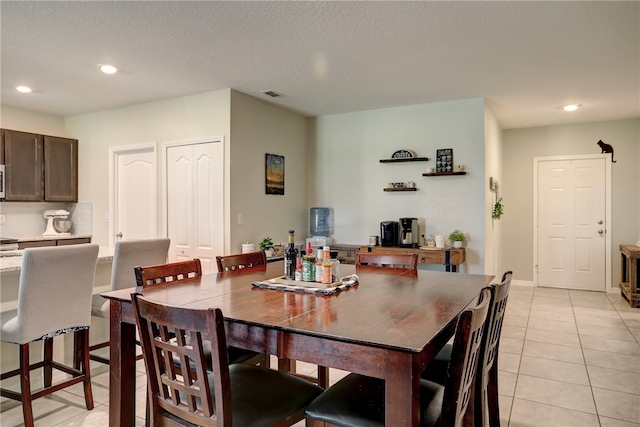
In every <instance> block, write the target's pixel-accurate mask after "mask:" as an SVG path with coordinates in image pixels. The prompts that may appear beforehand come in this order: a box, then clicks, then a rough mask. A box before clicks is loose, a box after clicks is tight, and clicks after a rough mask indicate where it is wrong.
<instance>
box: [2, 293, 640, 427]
mask: <svg viewBox="0 0 640 427" xmlns="http://www.w3.org/2000/svg"><path fill="white" fill-rule="evenodd" d="M639 343H640V309H632V308H630V307H629V305H628V304H627V303H626V302H625V301H624V300H623V299H622V298H621V297H620V296H619V295H618V294H603V293H595V292H583V291H569V290H558V289H548V288H532V287H518V286H513V287H512V289H511V294H510V296H509V303H508V308H507V313H506V316H505V321H504V327H503V331H502V341H501V345H500V355H499V368H500V376H499V377H500V394H501V396H500V407H501V418H502V425H503V426H510V427H534V426H543V427H549V426H563V427H568V426H581V427H583V426H584V427H587V426H603V427H614V426H615V427H640V344H639ZM298 370H299V371H300V372H307V373H311V372H312V371H313V370H314V366H313V365H308V364H304V363H300V364H299V366H298ZM345 374H346V373H345V372H341V371H336V370H331V374H330V378H331V381H332V382H335V381H337V380H339V379H340V378H342V377H343V376H344V375H345ZM92 376H93V394H94V399H95V409H94V410H92V411H87V410H86V409H85V407H84V400H83V397H82V388H81V387H80V386H79V385H77V386H74V387H72V388H70V389H67V390H68V391H60V392H58V393H55V394H54V395H53V396H50V397H46V398H42V399H39V400H37V401H36V402H35V404H34V415H35V417H36V426H42V427H53V426H56V427H62V426H92V427H100V426H107V425H108V404H109V394H108V381H109V374H108V370H107V367H106V366H104V365H101V364H92ZM144 381H145V374H144V366H143V364H142V363H141V362H139V364H138V376H137V383H138V388H137V392H136V405H137V408H138V409H137V416H138V417H137V418H136V421H137V425H140V426H142V425H144V419H143V418H142V417H144V401H145V384H144ZM0 425H1V426H3V427H9V426H21V425H23V424H22V408H21V407H20V404H19V403H16V402H13V401H10V400H7V399H4V398H3V399H2V400H0ZM303 425H304V423H303V422H300V423H298V424H296V426H295V427H302V426H303Z"/></svg>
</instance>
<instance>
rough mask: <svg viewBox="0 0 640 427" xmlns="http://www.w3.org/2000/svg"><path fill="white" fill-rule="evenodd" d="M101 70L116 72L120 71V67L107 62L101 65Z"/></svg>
mask: <svg viewBox="0 0 640 427" xmlns="http://www.w3.org/2000/svg"><path fill="white" fill-rule="evenodd" d="M100 71H102V72H103V73H105V74H115V73H117V72H118V69H117V68H116V67H114V66H113V65H109V64H105V65H101V66H100Z"/></svg>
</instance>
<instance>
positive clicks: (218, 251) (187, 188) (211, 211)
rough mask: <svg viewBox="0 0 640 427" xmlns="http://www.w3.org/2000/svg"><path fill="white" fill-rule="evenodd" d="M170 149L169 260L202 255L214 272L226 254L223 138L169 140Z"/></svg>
mask: <svg viewBox="0 0 640 427" xmlns="http://www.w3.org/2000/svg"><path fill="white" fill-rule="evenodd" d="M164 154H165V155H164V159H165V166H164V172H165V174H164V177H165V178H164V188H165V191H164V194H165V195H166V200H165V203H164V210H165V212H166V215H165V218H166V228H167V236H168V237H169V238H170V239H171V247H170V248H169V259H170V260H171V261H178V260H182V259H191V258H199V259H200V262H201V263H202V270H203V273H205V274H206V273H213V272H215V271H217V267H216V263H215V257H216V255H222V254H223V253H224V143H223V139H222V137H217V138H212V139H207V140H201V141H188V142H179V143H168V144H166V145H165V146H164Z"/></svg>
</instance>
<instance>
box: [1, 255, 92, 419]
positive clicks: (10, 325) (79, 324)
mask: <svg viewBox="0 0 640 427" xmlns="http://www.w3.org/2000/svg"><path fill="white" fill-rule="evenodd" d="M97 259H98V245H96V244H81V245H70V246H52V247H42V248H31V249H25V250H24V254H23V256H22V269H21V271H20V283H19V290H18V307H17V309H16V310H11V311H6V312H3V313H2V314H1V317H0V324H1V331H2V334H1V335H0V337H1V340H2V341H4V342H8V343H13V344H18V346H19V354H20V356H19V359H20V367H19V368H18V369H15V370H13V371H10V372H6V373H3V374H2V375H0V379H2V380H5V379H7V378H11V377H14V376H16V375H19V376H20V392H16V391H13V390H6V389H1V392H0V394H1V395H2V396H3V397H7V398H9V399H13V400H19V401H21V402H22V413H23V417H24V424H25V426H27V427H31V426H33V425H34V418H33V400H35V399H38V398H40V397H42V396H46V395H49V394H51V393H54V392H56V391H58V390H61V389H63V388H66V387H69V386H72V385H74V384H78V383H82V384H83V389H84V400H85V406H86V407H87V409H89V410H91V409H93V392H92V389H91V373H90V369H89V327H90V326H91V309H90V307H91V305H90V303H91V294H92V291H93V280H94V277H95V271H96V262H97ZM71 332H73V334H74V341H75V343H76V349H77V351H78V353H79V355H78V356H77V357H79V358H80V364H79V367H77V368H76V367H75V365H74V367H71V366H66V365H63V364H62V363H59V362H56V361H54V360H53V338H54V337H55V336H58V335H61V334H66V333H71ZM39 340H44V345H43V347H44V357H43V360H42V361H40V362H37V363H34V364H30V360H29V344H30V343H32V342H35V341H39ZM73 359H74V362H75V360H76V356H75V355H74V358H73ZM39 368H43V376H44V388H43V389H40V390H38V391H36V392H32V391H31V371H32V370H34V369H39ZM53 369H57V370H59V371H62V372H64V373H65V374H69V375H71V378H67V379H64V380H61V381H58V382H57V383H56V384H53Z"/></svg>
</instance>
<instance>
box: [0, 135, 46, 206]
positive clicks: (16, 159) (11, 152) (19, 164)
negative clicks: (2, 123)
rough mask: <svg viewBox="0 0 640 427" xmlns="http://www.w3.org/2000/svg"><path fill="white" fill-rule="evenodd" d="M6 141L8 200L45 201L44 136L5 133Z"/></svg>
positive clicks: (5, 159)
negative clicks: (43, 172)
mask: <svg viewBox="0 0 640 427" xmlns="http://www.w3.org/2000/svg"><path fill="white" fill-rule="evenodd" d="M2 140H3V142H4V161H5V165H6V166H5V173H6V178H5V200H6V201H15V202H40V201H42V200H43V197H44V195H43V190H42V187H43V182H42V178H43V174H42V168H43V161H42V146H43V137H42V135H36V134H33V133H26V132H18V131H12V130H3V131H2Z"/></svg>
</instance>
